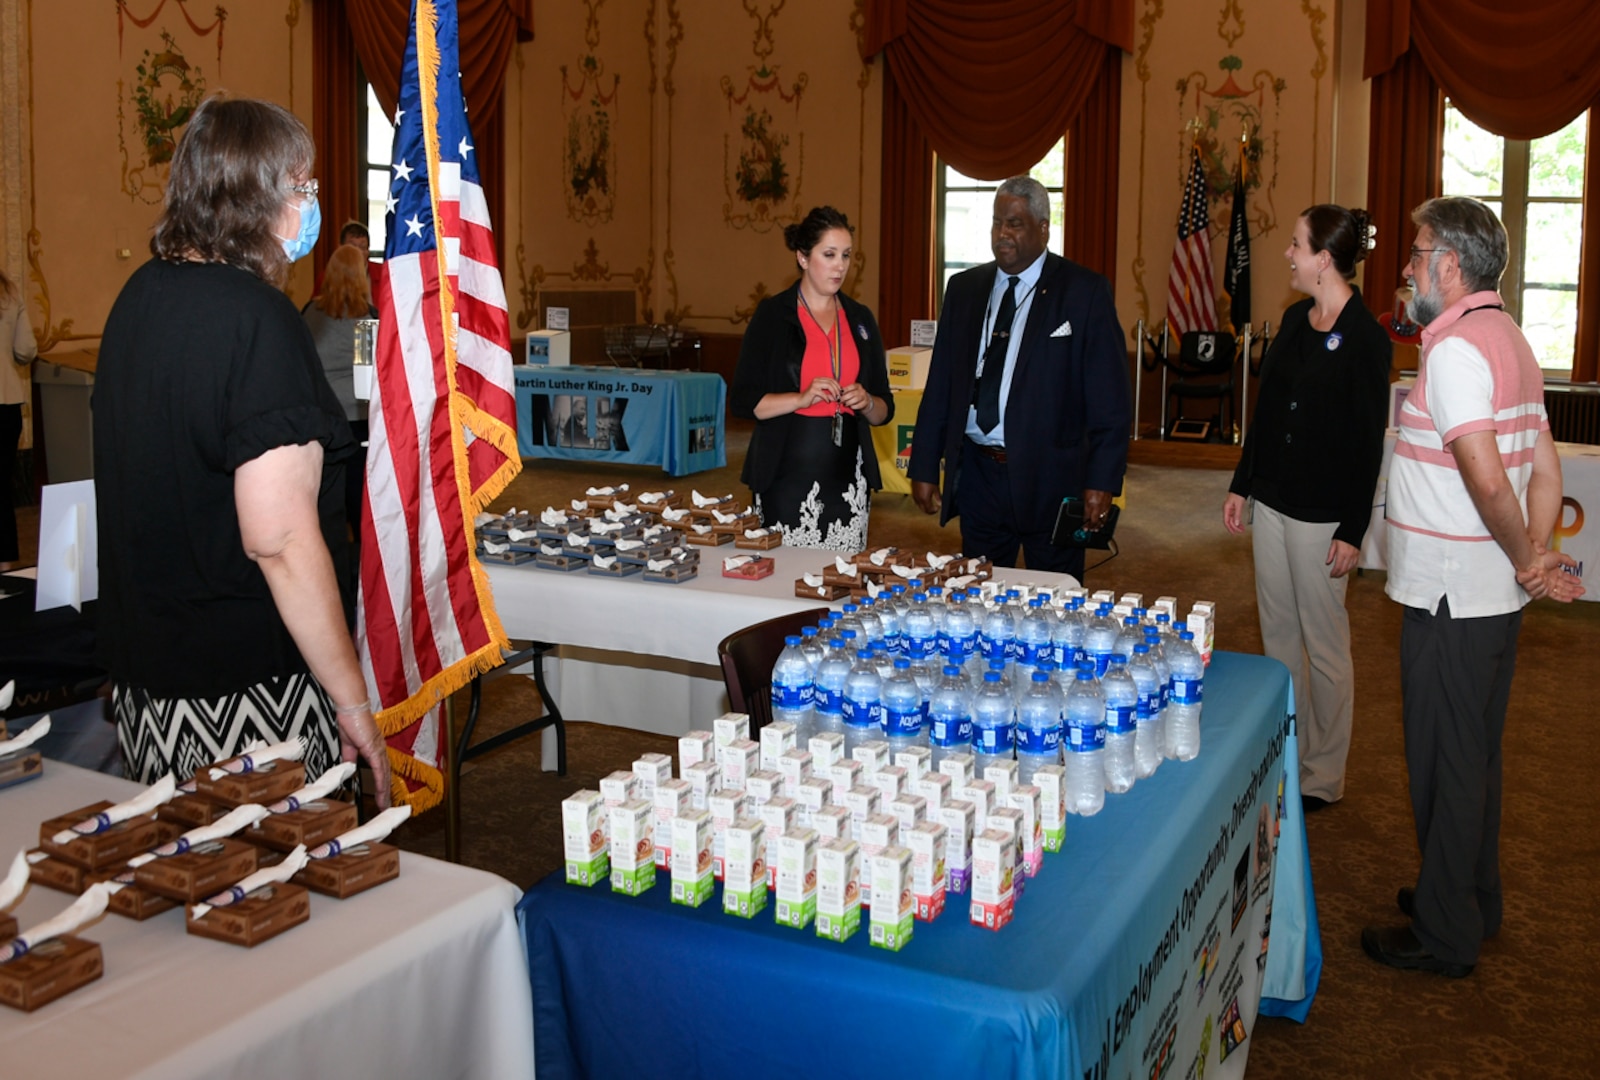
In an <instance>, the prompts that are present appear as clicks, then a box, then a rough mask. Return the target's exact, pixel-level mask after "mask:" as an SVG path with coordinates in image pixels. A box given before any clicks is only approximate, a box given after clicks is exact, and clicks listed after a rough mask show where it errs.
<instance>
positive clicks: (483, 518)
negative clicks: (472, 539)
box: [472, 513, 500, 529]
mask: <svg viewBox="0 0 1600 1080" xmlns="http://www.w3.org/2000/svg"><path fill="white" fill-rule="evenodd" d="M499 520H500V515H499V514H490V513H483V514H474V515H473V518H472V527H473V528H474V529H481V528H483V527H484V526H485V525H487V524H489V522H491V521H499Z"/></svg>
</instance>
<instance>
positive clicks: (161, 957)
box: [0, 761, 533, 1080]
mask: <svg viewBox="0 0 1600 1080" xmlns="http://www.w3.org/2000/svg"><path fill="white" fill-rule="evenodd" d="M135 790H137V787H136V785H134V784H131V783H129V782H127V781H124V780H119V779H116V778H114V777H110V776H105V775H103V774H100V773H92V772H86V771H84V770H81V769H75V768H73V767H72V766H69V765H62V764H59V763H56V762H53V761H50V762H46V763H45V776H44V777H43V778H41V779H39V780H36V781H30V782H28V783H26V784H22V785H20V786H18V787H14V788H7V789H6V790H4V791H0V856H3V858H4V860H5V864H6V865H9V864H10V861H11V858H12V856H13V855H14V853H15V852H16V851H17V850H18V848H19V847H21V846H24V845H26V846H28V847H35V846H37V844H38V835H39V822H40V821H42V820H44V819H46V818H50V817H54V816H56V815H58V814H61V813H65V812H67V811H70V810H73V809H76V808H77V807H80V806H84V805H87V804H89V803H92V802H95V801H96V800H99V799H113V800H120V799H124V798H127V796H128V794H129V793H131V792H133V791H135ZM520 895H521V894H520V892H519V891H518V890H517V888H516V887H515V886H513V885H512V884H511V883H510V882H508V881H506V880H504V879H503V878H499V877H496V876H495V875H493V874H486V873H483V872H482V871H478V870H470V869H467V868H465V867H459V866H452V865H450V864H448V863H442V862H438V861H436V860H434V859H428V858H424V857H422V856H420V855H410V854H403V855H402V856H401V862H400V877H399V879H397V880H395V881H392V882H389V883H387V884H385V885H381V886H379V887H378V888H377V889H374V890H372V891H370V892H367V893H363V894H361V895H359V896H354V897H351V898H350V899H348V900H342V901H341V900H332V899H329V898H327V897H323V896H316V895H313V896H312V898H311V919H310V921H309V922H306V923H302V924H301V925H300V926H297V927H295V928H294V929H292V930H290V931H288V932H287V933H285V934H283V935H282V936H280V937H277V938H274V939H273V940H271V941H268V942H265V943H264V944H261V945H258V946H256V947H255V948H254V949H243V948H240V947H238V946H234V945H225V944H222V943H221V942H215V941H208V940H206V939H204V938H197V937H190V936H188V935H187V934H186V933H185V932H184V928H183V927H184V924H183V913H182V911H181V910H178V909H174V910H172V911H167V912H163V913H162V914H160V915H157V916H155V917H154V918H151V919H148V920H146V921H145V922H142V923H136V922H132V921H130V920H128V919H125V918H123V917H122V916H120V915H113V914H107V915H105V916H103V917H102V918H101V920H100V921H99V922H98V923H95V924H94V925H92V926H90V927H89V928H88V929H86V930H85V931H84V932H83V934H82V936H84V937H86V938H89V939H91V940H93V941H97V942H99V943H100V945H101V947H102V950H103V952H104V957H105V975H104V977H102V978H101V979H100V980H99V981H97V982H94V983H91V984H89V985H88V986H85V987H83V988H81V989H79V990H77V991H75V992H73V993H72V994H70V995H68V996H67V997H64V998H61V999H59V1000H57V1001H54V1002H52V1003H51V1004H49V1005H46V1006H45V1007H44V1008H42V1009H39V1010H37V1011H35V1012H33V1013H21V1012H16V1011H14V1010H11V1009H8V1008H0V1075H4V1076H5V1077H6V1078H7V1080H32V1078H54V1077H59V1078H61V1080H98V1078H101V1077H147V1078H150V1080H157V1078H159V1080H177V1078H183V1077H195V1078H215V1077H224V1076H226V1077H230V1078H236V1080H239V1078H247V1077H262V1078H264V1080H290V1078H296V1077H322V1076H326V1077H341V1078H355V1077H372V1078H374V1080H378V1078H383V1080H390V1078H393V1077H408V1076H416V1077H424V1076H426V1077H452V1078H457V1077H460V1078H467V1077H471V1078H480V1080H506V1078H513V1077H529V1076H532V1075H533V1026H532V1023H531V1020H530V1016H531V1008H532V1004H531V999H530V995H529V991H528V974H527V967H526V964H525V961H524V959H523V956H524V953H523V949H522V945H521V939H520V936H519V933H518V931H517V925H516V919H515V915H514V912H513V908H514V905H515V904H516V902H517V900H518V898H519V897H520ZM70 902H71V897H69V896H68V895H67V894H65V893H60V892H56V891H54V890H51V889H46V888H42V887H40V886H37V885H35V886H32V887H31V888H30V890H29V892H28V894H27V895H26V897H25V898H24V899H23V901H22V904H21V905H20V907H19V909H18V910H17V911H16V912H15V914H16V916H17V921H18V922H19V924H20V925H21V927H22V928H23V929H26V928H27V927H29V926H32V925H33V924H35V923H37V922H40V921H42V920H43V919H46V918H48V917H50V916H51V915H53V914H55V913H56V912H58V911H60V910H61V909H62V908H64V907H66V905H67V904H68V903H70Z"/></svg>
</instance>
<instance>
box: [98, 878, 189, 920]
mask: <svg viewBox="0 0 1600 1080" xmlns="http://www.w3.org/2000/svg"><path fill="white" fill-rule="evenodd" d="M120 875H126V876H127V877H128V879H129V881H127V882H125V883H124V884H123V886H122V888H120V889H118V890H117V891H116V892H114V893H112V894H111V897H110V899H109V900H108V901H107V902H106V910H107V911H111V912H115V913H116V914H118V915H123V916H126V917H127V918H130V919H132V920H133V921H134V922H144V921H145V920H146V919H148V918H150V916H152V915H159V914H161V913H162V912H163V911H171V910H172V909H173V908H175V907H177V906H178V902H177V901H176V900H173V899H172V898H170V897H166V896H161V895H159V894H157V893H153V892H151V891H150V890H149V889H141V888H140V887H139V886H138V885H137V884H136V883H135V882H134V880H133V879H134V871H132V870H129V869H128V868H127V867H118V868H116V869H112V870H91V871H90V872H89V873H88V874H86V875H85V876H84V879H83V885H84V888H88V887H89V886H90V885H94V884H96V883H98V882H101V881H111V880H113V879H115V878H116V877H118V876H120Z"/></svg>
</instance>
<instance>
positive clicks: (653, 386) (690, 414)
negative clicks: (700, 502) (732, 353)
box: [514, 365, 728, 476]
mask: <svg viewBox="0 0 1600 1080" xmlns="http://www.w3.org/2000/svg"><path fill="white" fill-rule="evenodd" d="M514 379H515V383H516V395H517V450H518V452H519V453H520V454H521V455H522V456H523V457H525V458H528V457H543V458H559V459H561V460H566V461H608V462H618V463H623V464H632V465H659V466H660V467H661V468H663V469H665V470H666V471H667V472H669V473H671V474H672V475H673V476H683V475H685V474H687V473H694V472H702V471H704V470H706V469H718V468H721V467H722V466H724V465H726V464H727V463H728V450H727V445H726V424H727V418H726V415H725V411H724V410H725V404H726V397H727V387H726V385H725V384H724V383H723V381H722V376H720V375H715V374H710V373H706V372H699V371H643V370H639V369H635V368H627V369H624V368H614V367H612V368H606V367H578V366H571V367H568V366H560V367H540V366H538V365H519V366H517V367H516V368H515V369H514Z"/></svg>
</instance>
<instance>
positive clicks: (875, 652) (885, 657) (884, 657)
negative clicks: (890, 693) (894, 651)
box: [868, 645, 894, 682]
mask: <svg viewBox="0 0 1600 1080" xmlns="http://www.w3.org/2000/svg"><path fill="white" fill-rule="evenodd" d="M868 648H870V649H871V650H872V664H873V666H874V667H876V668H877V669H878V678H880V679H882V680H883V681H884V682H888V681H889V680H890V679H891V678H893V677H894V657H892V656H890V655H889V654H888V653H886V652H884V651H883V649H882V647H881V646H878V645H869V646H868Z"/></svg>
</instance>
